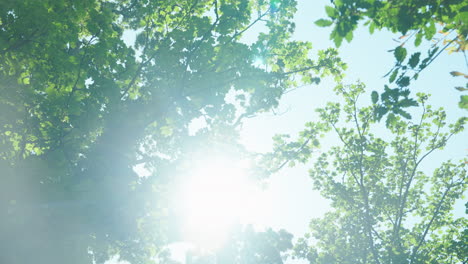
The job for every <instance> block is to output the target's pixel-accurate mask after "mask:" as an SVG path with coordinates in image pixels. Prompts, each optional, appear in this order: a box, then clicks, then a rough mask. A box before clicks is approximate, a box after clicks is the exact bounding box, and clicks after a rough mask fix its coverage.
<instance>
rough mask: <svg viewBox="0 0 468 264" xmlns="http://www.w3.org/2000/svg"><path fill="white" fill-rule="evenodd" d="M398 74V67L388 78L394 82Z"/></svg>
mask: <svg viewBox="0 0 468 264" xmlns="http://www.w3.org/2000/svg"><path fill="white" fill-rule="evenodd" d="M397 75H398V68H396V69H395V70H393V72H392V74H391V75H390V78H389V79H388V81H389V82H390V83H392V82H393V81H395V79H396V77H397Z"/></svg>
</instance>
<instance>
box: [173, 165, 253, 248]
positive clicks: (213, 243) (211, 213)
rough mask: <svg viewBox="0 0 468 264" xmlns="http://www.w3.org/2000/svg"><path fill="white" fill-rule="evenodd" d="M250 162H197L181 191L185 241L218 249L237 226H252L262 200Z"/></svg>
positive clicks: (202, 246) (201, 246)
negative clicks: (249, 168) (252, 176)
mask: <svg viewBox="0 0 468 264" xmlns="http://www.w3.org/2000/svg"><path fill="white" fill-rule="evenodd" d="M247 171H248V162H242V161H234V160H231V159H227V158H220V157H217V158H212V159H206V160H204V161H203V162H197V165H196V166H195V168H194V169H193V170H192V171H191V172H190V175H187V176H188V177H187V178H185V180H184V184H183V186H182V188H181V194H180V197H181V198H182V211H183V217H184V219H183V222H184V226H183V230H182V231H183V234H184V236H185V237H184V238H185V239H186V240H187V241H190V242H191V243H194V244H196V245H197V246H198V247H200V248H201V249H204V250H215V249H216V248H218V247H220V246H221V245H222V244H223V242H224V241H225V240H226V238H227V236H228V233H229V231H230V229H231V228H232V227H233V226H234V225H235V224H237V223H240V224H245V223H251V222H252V221H253V220H254V218H256V217H257V215H256V214H258V213H259V211H258V208H259V206H258V203H259V202H260V200H262V199H261V198H260V197H259V195H260V189H259V187H258V185H257V184H255V183H254V182H252V181H251V179H249V177H248V172H247Z"/></svg>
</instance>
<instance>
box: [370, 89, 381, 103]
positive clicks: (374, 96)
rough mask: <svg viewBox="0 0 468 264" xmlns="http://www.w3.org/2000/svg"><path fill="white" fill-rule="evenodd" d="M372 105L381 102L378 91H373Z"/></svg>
mask: <svg viewBox="0 0 468 264" xmlns="http://www.w3.org/2000/svg"><path fill="white" fill-rule="evenodd" d="M371 98H372V103H373V104H376V103H377V101H379V94H378V93H377V92H376V91H372V93H371Z"/></svg>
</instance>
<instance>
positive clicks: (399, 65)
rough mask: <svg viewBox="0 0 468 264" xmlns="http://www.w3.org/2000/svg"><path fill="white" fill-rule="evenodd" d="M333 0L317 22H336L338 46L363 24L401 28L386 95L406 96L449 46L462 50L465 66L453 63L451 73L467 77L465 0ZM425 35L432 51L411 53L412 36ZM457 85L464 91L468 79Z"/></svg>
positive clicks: (466, 103)
mask: <svg viewBox="0 0 468 264" xmlns="http://www.w3.org/2000/svg"><path fill="white" fill-rule="evenodd" d="M331 3H332V5H331V6H326V8H325V9H326V14H327V16H328V18H327V19H323V18H322V19H319V20H317V21H316V22H315V23H316V24H317V25H318V26H321V27H328V26H332V25H333V30H332V32H331V33H330V39H332V40H333V41H334V43H335V45H336V46H340V45H341V43H342V42H343V39H345V40H346V41H348V42H350V41H352V39H353V32H354V31H355V30H356V28H357V27H359V26H361V25H363V26H366V27H368V28H369V32H370V33H374V31H375V29H378V30H381V29H387V30H389V31H391V32H393V33H399V34H401V36H400V37H399V40H398V42H399V43H398V45H397V46H396V47H395V49H393V50H391V52H393V54H394V57H395V65H394V66H393V68H392V69H391V70H390V71H389V72H388V73H387V75H386V76H388V77H389V84H392V83H394V84H393V85H394V86H396V88H395V89H393V92H392V91H390V89H386V90H385V91H384V92H383V94H384V97H393V96H392V95H391V93H393V94H399V95H403V97H404V98H405V99H406V96H405V95H406V90H407V89H408V87H409V86H410V82H411V81H412V80H417V79H418V76H419V74H420V73H421V72H422V71H423V70H424V69H425V68H427V67H428V66H429V65H430V64H431V63H433V62H434V60H436V59H437V57H438V56H439V55H440V54H441V53H442V52H444V51H448V52H449V53H452V52H459V53H463V55H464V57H465V62H466V68H465V69H452V71H451V72H450V74H451V75H452V76H454V77H460V76H462V77H464V78H468V73H467V72H466V71H467V70H468V59H467V55H466V54H465V53H466V50H467V49H468V40H467V36H468V26H467V25H468V7H467V5H466V1H463V0H455V1H452V0H450V1H404V0H403V1H375V0H363V1H345V0H336V1H331ZM410 40H411V41H410ZM423 41H426V42H429V41H431V42H430V45H429V48H427V51H425V52H423V53H422V52H421V51H416V52H414V53H412V54H411V55H410V54H409V53H408V50H410V47H408V46H410V45H411V42H413V43H414V46H415V47H416V48H417V47H418V46H420V45H421V43H423ZM424 53H427V55H425V54H424ZM460 71H461V72H460ZM455 88H456V89H457V90H459V91H462V92H463V91H467V90H468V83H466V85H465V86H464V87H462V86H457V87H455ZM405 99H403V100H405ZM388 103H391V101H388ZM459 106H460V107H461V108H465V109H468V95H462V96H461V97H460V103H459ZM403 107H406V106H403ZM388 110H389V107H388V106H384V107H383V108H382V110H381V111H382V112H387V111H388Z"/></svg>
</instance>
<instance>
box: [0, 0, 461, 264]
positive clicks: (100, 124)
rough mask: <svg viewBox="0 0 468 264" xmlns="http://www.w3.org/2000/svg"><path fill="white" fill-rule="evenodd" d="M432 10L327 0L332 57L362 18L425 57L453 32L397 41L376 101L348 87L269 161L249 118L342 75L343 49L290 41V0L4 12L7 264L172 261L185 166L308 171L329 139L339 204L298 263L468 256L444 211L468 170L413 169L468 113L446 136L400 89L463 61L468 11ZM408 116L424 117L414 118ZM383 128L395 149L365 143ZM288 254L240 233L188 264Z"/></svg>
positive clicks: (288, 244)
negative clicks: (453, 56)
mask: <svg viewBox="0 0 468 264" xmlns="http://www.w3.org/2000/svg"><path fill="white" fill-rule="evenodd" d="M433 2H434V1H433ZM435 2H437V3H435ZM435 2H434V3H432V2H431V3H426V4H425V3H423V2H421V1H410V2H404V1H370V0H363V1H344V0H343V1H339V0H334V1H332V3H333V5H334V6H333V7H331V6H330V7H327V8H326V11H327V15H328V16H329V18H330V19H328V20H325V19H321V20H318V21H317V22H316V24H317V25H319V26H330V25H332V24H334V25H335V28H334V29H333V31H332V32H331V35H330V36H331V38H332V39H333V40H334V41H335V44H336V46H339V45H340V44H341V42H342V39H346V40H348V41H351V40H352V36H353V35H352V32H353V31H354V30H355V28H356V27H357V26H358V21H360V20H364V21H365V25H366V26H368V27H369V28H370V30H371V31H373V29H374V28H377V29H381V28H387V29H390V30H391V31H393V32H399V33H401V34H404V35H406V34H409V35H408V36H405V37H403V38H402V41H407V40H408V39H410V38H414V39H415V45H416V46H418V45H419V43H420V42H421V41H422V40H423V39H424V38H425V39H426V40H431V39H433V38H434V36H435V35H436V34H437V32H436V31H437V30H436V29H437V27H438V26H437V24H436V23H442V25H441V26H440V27H441V29H440V30H441V32H440V33H439V34H442V35H443V36H453V39H451V40H447V41H445V42H444V40H441V42H438V43H436V44H434V45H432V46H430V48H429V49H428V55H427V57H425V58H423V57H421V56H422V55H421V54H422V53H420V52H415V53H413V54H412V55H410V56H409V55H408V54H407V53H408V51H407V50H406V48H405V47H404V46H403V44H404V43H403V44H401V45H399V46H398V47H396V48H395V49H394V50H393V51H392V52H393V53H394V56H395V60H396V63H395V65H393V67H392V68H391V71H390V72H389V74H388V76H389V85H387V86H385V90H384V92H383V93H381V94H379V93H378V92H377V91H375V92H373V93H372V94H371V97H372V98H371V99H372V104H371V106H369V107H364V108H360V107H358V106H357V97H358V96H359V95H360V94H362V93H364V86H363V85H362V84H358V85H354V86H349V87H348V86H344V85H343V84H339V85H338V88H337V91H338V93H339V94H341V95H343V97H344V100H345V102H346V103H345V105H344V106H343V107H342V110H340V109H341V107H340V106H339V105H338V104H329V105H328V106H327V108H325V109H322V110H319V111H320V118H321V121H320V122H311V123H308V124H307V125H306V129H305V130H304V131H303V133H302V134H301V137H300V138H299V139H298V140H297V141H293V142H286V136H277V137H276V138H275V142H276V145H275V148H274V153H269V154H265V155H263V154H258V153H249V152H248V151H247V150H246V149H245V148H244V146H243V145H242V144H240V143H239V137H238V133H239V130H240V127H241V125H242V123H243V121H244V120H245V119H247V118H250V117H253V116H255V115H257V114H259V113H264V112H267V111H270V110H272V109H275V108H276V107H277V106H278V104H279V102H280V99H281V98H282V96H283V95H284V94H285V93H287V92H289V91H291V90H292V89H295V88H297V87H299V86H302V85H309V84H319V83H320V82H321V80H322V79H323V78H330V79H333V80H334V81H335V82H337V83H341V81H342V77H343V72H344V70H345V69H346V64H345V63H344V62H343V61H342V60H341V59H340V57H339V54H338V51H337V50H336V49H334V48H328V49H325V50H320V51H318V52H317V53H316V55H312V53H311V49H312V45H311V43H309V42H305V41H297V40H294V39H293V34H294V30H295V24H294V14H295V12H296V9H297V1H296V0H269V1H265V0H183V1H175V0H169V1H167V0H166V1H161V0H147V1H140V0H122V1H103V0H80V1H75V0H48V1H37V0H23V1H0V94H1V95H0V112H1V114H0V171H1V175H0V212H1V214H0V216H1V221H0V234H1V239H0V262H1V263H12V264H16V263H48V264H55V263H71V264H73V263H77V264H86V263H104V262H105V261H106V260H108V259H109V258H111V257H112V256H119V258H120V259H121V260H125V261H128V262H130V263H171V261H172V260H170V256H169V255H170V254H169V253H168V249H167V248H168V245H170V244H171V243H173V242H177V241H179V240H180V239H181V238H180V234H179V231H180V230H179V226H178V225H179V223H178V221H179V220H180V219H177V218H178V216H177V215H176V214H177V212H174V208H172V204H171V202H170V201H169V200H170V197H171V192H172V191H173V189H174V183H175V182H176V181H180V180H182V181H183V180H184V178H183V175H184V173H185V172H187V171H190V170H191V169H193V168H191V167H190V163H189V162H187V161H190V160H191V159H192V158H193V157H195V156H197V155H200V154H199V153H203V151H201V150H206V149H208V148H209V149H210V150H211V151H213V152H215V153H216V154H219V153H223V152H232V153H235V155H238V156H243V157H246V158H248V159H251V160H252V161H253V162H254V163H257V164H255V167H254V169H252V170H253V173H254V174H255V175H256V176H257V177H258V178H261V177H265V176H269V175H271V174H273V173H275V172H276V171H278V170H279V169H281V168H282V167H284V166H285V165H287V164H290V165H293V162H295V161H298V162H309V161H310V160H311V158H312V156H313V154H314V150H315V149H316V148H317V147H319V146H320V140H319V139H318V136H319V135H321V134H324V133H326V132H329V131H330V130H334V131H335V132H336V133H337V135H338V136H339V137H340V139H341V141H342V143H343V144H342V145H341V146H337V147H336V148H332V149H331V150H330V151H329V152H328V153H325V154H323V155H321V156H320V157H319V158H318V159H317V161H316V162H315V165H314V168H313V169H312V171H311V175H312V177H313V179H314V182H315V188H316V189H317V190H320V191H321V192H322V194H323V196H324V197H326V198H328V199H330V200H331V201H332V206H333V208H334V209H335V210H334V211H333V212H331V213H329V214H327V215H326V216H325V218H324V219H322V220H314V221H313V224H312V230H311V233H310V235H308V236H310V237H314V238H315V239H316V240H317V241H318V242H317V243H316V244H313V245H312V244H308V241H307V239H303V240H300V241H299V242H298V243H297V245H295V246H294V252H295V256H296V257H303V258H306V259H308V260H310V261H311V263H333V262H337V261H338V260H339V261H341V262H343V263H347V262H348V263H356V262H357V263H402V262H401V261H407V262H410V263H423V262H429V263H450V262H449V259H450V260H453V261H455V260H458V261H459V262H463V261H466V256H464V255H463V252H466V243H465V242H466V240H467V238H466V229H465V230H462V228H463V227H466V221H465V220H466V219H455V218H454V217H452V216H451V215H450V213H451V208H452V206H453V203H454V201H455V200H457V199H458V198H460V197H461V195H462V194H463V191H464V190H466V185H467V184H466V183H467V181H466V175H467V174H466V163H454V162H453V163H451V162H446V163H443V164H441V166H440V168H439V169H437V170H436V171H435V172H434V175H433V176H427V175H426V174H424V173H423V172H420V171H419V170H418V166H419V163H420V162H421V160H422V159H424V158H425V156H426V154H429V153H431V152H433V151H436V150H437V149H439V148H442V147H444V146H445V144H446V142H447V140H448V139H449V138H450V137H451V135H452V134H456V133H458V132H460V131H461V130H462V128H463V124H464V122H465V119H463V118H462V119H460V120H459V121H458V122H457V123H455V124H453V125H451V126H449V128H448V130H447V131H445V132H444V130H442V129H443V128H444V127H445V114H444V112H443V111H442V110H433V109H432V108H430V107H429V106H426V100H427V98H426V96H425V95H420V96H418V98H417V99H416V98H413V97H412V95H411V94H410V91H409V89H408V88H407V87H408V86H409V85H410V81H413V80H416V79H417V76H418V74H419V73H420V72H421V71H422V70H423V69H424V68H426V67H427V66H428V65H429V64H431V63H432V62H433V61H434V59H435V58H436V57H437V56H438V55H439V54H440V52H441V51H443V50H445V49H446V48H451V49H452V51H454V52H460V53H464V52H465V50H466V34H467V28H466V14H467V10H466V4H464V1H446V2H447V3H445V1H442V2H444V3H442V4H440V3H439V2H440V1H435ZM436 7H437V8H436ZM389 10H391V12H389ZM405 12H406V13H405ZM408 12H413V13H414V14H415V15H414V16H412V13H411V14H409V13H408ZM399 18H404V19H399ZM408 19H409V20H408ZM257 27H260V29H259V28H257ZM446 33H449V34H452V35H449V34H446ZM444 38H445V37H444ZM447 38H448V37H447ZM441 43H442V44H441ZM441 46H442V47H441ZM390 66H391V65H390ZM452 75H454V76H462V77H465V78H466V76H467V75H466V74H464V73H462V72H459V71H453V72H452ZM391 83H394V84H393V85H394V86H392V87H390V86H391V85H392V84H391ZM459 88H460V87H459ZM465 89H466V88H465V87H461V88H460V89H459V90H465ZM467 100H468V97H466V96H463V97H462V100H461V103H460V106H461V107H463V108H466V106H467V104H466V101H467ZM415 106H420V108H421V109H423V110H422V111H423V113H422V115H421V119H420V120H418V121H413V119H412V117H411V115H410V114H409V113H410V112H411V111H412V110H408V108H409V107H415ZM340 111H343V112H344V113H345V116H346V117H345V120H346V121H345V124H344V126H343V127H339V126H337V123H338V114H339V113H340ZM384 117H385V121H386V122H385V124H383V123H382V124H381V123H380V122H379V121H380V120H381V119H383V118H384ZM197 122H198V123H202V125H199V126H198V127H197V125H196V123H197ZM194 124H195V125H194ZM350 125H354V127H353V128H351V127H349V126H350ZM379 125H380V126H383V125H385V126H386V127H387V128H388V131H389V133H391V134H392V135H393V137H392V138H391V140H384V139H382V137H381V136H380V135H377V134H371V130H370V128H371V127H372V126H379ZM194 127H195V128H194ZM424 151H427V152H424ZM261 158H263V159H261ZM187 164H189V165H187ZM330 165H333V167H334V168H329V166H330ZM141 170H144V171H146V175H142V173H141ZM441 190H442V191H441ZM415 204H416V205H417V206H414V205H415ZM414 219H416V220H414ZM292 248H293V244H292V236H291V235H290V234H289V233H287V232H286V231H284V230H280V231H278V232H275V231H273V230H271V229H267V230H265V231H261V232H259V231H256V230H254V229H253V228H251V227H239V229H238V230H235V231H233V232H232V233H231V234H230V237H229V239H228V241H227V242H226V244H225V245H224V247H222V248H221V249H220V251H219V252H218V253H216V254H214V255H209V256H204V255H200V256H197V255H194V256H193V258H191V261H192V262H193V264H204V263H212V262H213V261H214V262H218V263H219V262H220V261H221V262H222V263H265V264H266V263H282V262H283V260H284V258H285V257H286V256H287V253H288V250H290V249H292ZM464 257H465V259H463V258H464ZM213 258H215V260H213ZM431 261H432V262H431Z"/></svg>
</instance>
